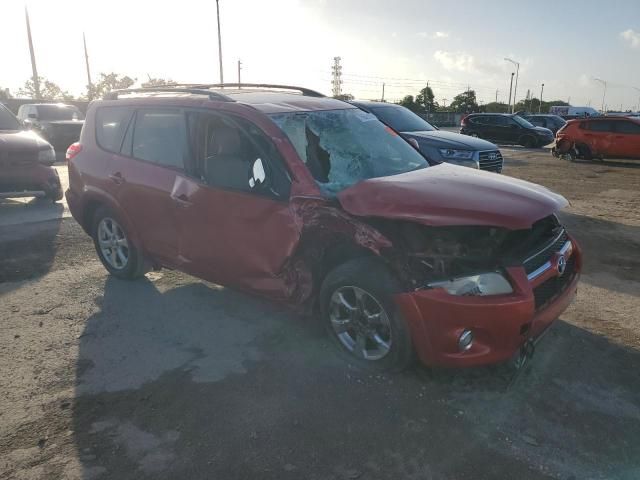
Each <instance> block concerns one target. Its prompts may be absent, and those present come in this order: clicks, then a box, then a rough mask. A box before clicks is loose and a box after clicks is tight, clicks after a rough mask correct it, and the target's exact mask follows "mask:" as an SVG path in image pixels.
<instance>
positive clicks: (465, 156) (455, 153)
mask: <svg viewBox="0 0 640 480" xmlns="http://www.w3.org/2000/svg"><path fill="white" fill-rule="evenodd" d="M439 152H440V155H442V157H443V158H457V159H460V160H469V159H471V158H473V151H471V150H453V149H451V148H441V149H439Z"/></svg>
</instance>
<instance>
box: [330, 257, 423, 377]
mask: <svg viewBox="0 0 640 480" xmlns="http://www.w3.org/2000/svg"><path fill="white" fill-rule="evenodd" d="M399 291H400V288H399V286H398V284H397V282H396V280H395V279H394V278H393V276H392V275H391V273H390V272H389V271H388V269H387V268H386V267H385V266H384V265H383V264H382V263H381V262H380V261H379V260H377V259H375V258H368V257H366V258H357V259H354V260H351V261H349V262H347V263H345V264H343V265H341V266H339V267H337V268H335V269H334V270H333V271H331V272H330V273H329V274H328V275H327V277H326V278H325V280H324V282H323V284H322V288H321V290H320V308H321V314H322V320H323V322H324V324H325V327H326V329H327V331H328V333H329V336H330V337H331V339H332V341H333V343H334V344H335V345H336V346H337V347H338V349H339V351H340V352H341V353H342V354H343V355H346V356H348V358H349V360H350V361H351V362H353V363H356V364H357V365H359V366H361V367H364V368H367V369H372V370H378V371H399V370H402V369H404V368H406V367H407V366H408V365H409V363H410V362H411V360H412V357H413V349H412V346H411V336H410V333H409V330H408V328H407V326H406V324H405V322H404V320H403V319H402V316H401V315H400V312H399V311H398V309H397V307H396V305H395V303H394V301H393V298H392V296H393V294H394V293H398V292H399Z"/></svg>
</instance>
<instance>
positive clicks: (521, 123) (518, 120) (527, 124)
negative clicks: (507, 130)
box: [511, 115, 534, 128]
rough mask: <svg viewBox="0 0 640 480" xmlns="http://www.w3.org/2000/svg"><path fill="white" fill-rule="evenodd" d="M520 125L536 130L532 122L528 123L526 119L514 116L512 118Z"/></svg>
mask: <svg viewBox="0 0 640 480" xmlns="http://www.w3.org/2000/svg"><path fill="white" fill-rule="evenodd" d="M511 118H512V119H513V120H514V121H515V122H516V123H517V124H518V125H520V126H521V127H524V128H534V127H533V125H532V124H531V123H530V122H527V121H526V120H525V119H524V118H522V117H521V116H519V115H514V116H513V117H511Z"/></svg>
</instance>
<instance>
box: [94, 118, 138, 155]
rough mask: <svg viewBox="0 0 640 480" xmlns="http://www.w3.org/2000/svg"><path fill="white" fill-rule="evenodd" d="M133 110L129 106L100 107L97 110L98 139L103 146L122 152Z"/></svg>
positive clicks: (106, 148)
mask: <svg viewBox="0 0 640 480" xmlns="http://www.w3.org/2000/svg"><path fill="white" fill-rule="evenodd" d="M132 112H133V110H132V109H131V108H129V107H100V108H98V110H96V141H97V142H98V145H99V146H100V147H101V148H103V149H105V150H108V151H110V152H115V153H119V152H120V147H121V146H122V139H123V138H124V134H125V132H126V131H127V126H128V125H129V120H131V114H132Z"/></svg>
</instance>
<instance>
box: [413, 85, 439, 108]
mask: <svg viewBox="0 0 640 480" xmlns="http://www.w3.org/2000/svg"><path fill="white" fill-rule="evenodd" d="M415 103H416V104H417V105H418V107H419V108H420V109H421V110H422V111H424V112H434V111H436V110H437V109H438V103H437V102H436V101H435V95H434V94H433V90H432V89H431V87H429V86H428V85H427V86H426V87H424V88H423V89H422V90H420V93H419V94H418V95H416V100H415Z"/></svg>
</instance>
